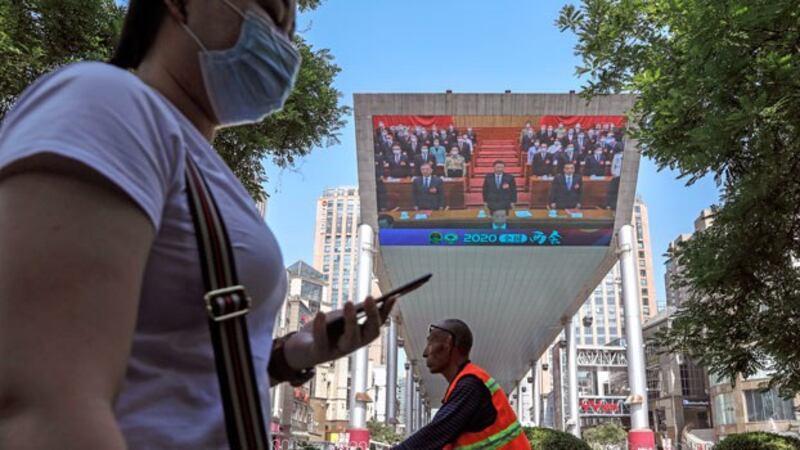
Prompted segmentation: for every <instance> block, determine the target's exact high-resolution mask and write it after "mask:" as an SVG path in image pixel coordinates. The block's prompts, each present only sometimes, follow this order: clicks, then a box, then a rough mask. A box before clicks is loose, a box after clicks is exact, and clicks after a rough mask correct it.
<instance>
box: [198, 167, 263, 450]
mask: <svg viewBox="0 0 800 450" xmlns="http://www.w3.org/2000/svg"><path fill="white" fill-rule="evenodd" d="M186 192H187V195H188V197H189V208H190V210H191V212H192V220H193V221H194V230H195V235H196V236H197V247H198V249H199V252H200V264H201V265H202V271H203V283H204V285H205V290H206V294H205V296H204V301H205V308H206V311H207V313H208V325H209V329H210V331H211V341H212V344H213V347H214V359H215V361H216V367H217V378H218V379H219V388H220V393H221V395H222V405H223V408H224V411H225V427H226V430H227V435H228V442H229V444H230V448H231V450H269V439H268V438H267V431H266V428H265V422H264V415H263V412H262V410H261V402H260V399H259V391H258V383H257V381H256V375H255V368H254V366H253V358H252V354H251V351H250V339H249V335H248V333H247V319H246V318H247V312H248V310H249V308H250V303H251V300H250V297H248V295H247V292H246V291H245V288H244V286H242V285H240V284H239V283H238V278H237V275H236V266H235V264H234V258H233V251H232V248H231V243H230V240H229V238H228V232H227V230H226V229H225V223H224V221H223V219H222V217H221V215H220V211H219V209H218V208H217V203H216V201H215V200H214V197H213V195H212V194H211V191H210V190H209V188H208V184H207V183H206V180H205V179H204V177H203V175H202V173H201V172H200V170H199V169H198V167H197V165H196V164H195V162H194V161H193V160H192V158H191V157H188V156H187V158H186ZM264 370H266V368H265V369H264Z"/></svg>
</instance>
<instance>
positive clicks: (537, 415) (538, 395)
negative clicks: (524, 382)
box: [531, 360, 542, 427]
mask: <svg viewBox="0 0 800 450" xmlns="http://www.w3.org/2000/svg"><path fill="white" fill-rule="evenodd" d="M541 370H542V363H541V362H539V360H537V361H536V364H534V365H533V371H532V374H533V383H532V386H531V389H533V425H534V426H537V427H540V426H542V419H541V417H542V416H541V414H542V389H541V381H542V380H540V379H539V372H540V371H541Z"/></svg>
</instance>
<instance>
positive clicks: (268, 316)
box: [0, 63, 286, 450]
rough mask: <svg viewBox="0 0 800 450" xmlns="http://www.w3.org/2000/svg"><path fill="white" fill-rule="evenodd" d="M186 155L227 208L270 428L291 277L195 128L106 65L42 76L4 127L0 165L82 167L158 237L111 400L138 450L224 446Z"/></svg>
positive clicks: (232, 178)
mask: <svg viewBox="0 0 800 450" xmlns="http://www.w3.org/2000/svg"><path fill="white" fill-rule="evenodd" d="M187 152H189V155H191V157H192V158H194V161H196V163H197V165H198V166H199V167H200V170H201V171H202V172H203V174H204V175H205V177H206V180H207V182H208V183H209V185H210V188H211V191H212V193H213V195H214V197H215V199H216V201H217V203H218V204H219V208H220V211H221V213H222V216H223V217H224V220H225V225H226V227H227V229H228V233H229V235H230V238H231V243H232V246H233V248H234V253H235V260H236V261H235V262H236V267H237V269H238V274H239V281H240V282H241V283H242V284H244V285H245V286H246V287H247V289H248V292H249V294H250V296H251V297H252V298H253V302H254V303H253V308H252V309H251V311H250V314H249V315H248V325H249V329H250V341H251V347H252V351H253V358H254V362H255V367H256V374H257V375H258V377H259V384H260V391H261V398H262V407H263V410H264V417H265V419H266V420H269V417H270V414H269V405H270V402H269V380H268V378H267V376H266V374H267V362H268V358H269V354H270V351H271V347H272V328H273V324H274V318H275V315H276V314H277V312H278V309H279V307H280V305H281V302H282V301H283V299H284V295H285V291H286V273H285V271H284V267H283V261H282V257H281V253H280V249H279V247H278V243H277V242H276V241H275V237H274V236H273V234H272V233H271V232H270V230H269V229H268V227H267V226H266V224H265V223H264V221H263V220H262V219H261V217H260V216H259V215H258V212H257V211H256V208H255V205H254V202H253V200H252V198H251V197H250V196H249V195H248V194H247V192H246V191H245V189H244V187H243V186H242V185H241V183H240V182H239V181H238V180H237V178H236V177H235V175H234V174H233V173H232V172H231V171H230V170H229V169H228V167H227V166H226V165H225V163H224V162H223V161H222V159H221V158H220V157H219V155H218V154H217V153H216V152H215V151H214V149H213V148H212V147H211V146H210V145H209V143H208V142H207V141H206V140H205V139H204V138H203V136H202V135H201V134H200V133H199V132H198V131H197V129H196V128H195V127H194V126H193V125H192V124H191V123H190V122H189V121H188V120H187V119H186V118H185V117H184V116H183V115H182V114H181V113H180V112H179V111H178V110H177V109H176V108H175V107H173V106H172V104H171V103H169V102H168V101H167V100H166V99H165V98H164V97H162V96H161V95H160V94H159V93H158V92H157V91H155V90H154V89H152V88H150V87H148V86H147V85H145V84H144V83H143V82H142V81H141V80H139V79H138V78H137V77H136V76H134V75H133V74H131V73H129V72H127V71H124V70H121V69H118V68H116V67H113V66H110V65H107V64H103V63H79V64H74V65H70V66H67V67H65V68H63V69H60V70H58V71H56V72H54V73H51V74H49V75H47V76H45V77H43V78H41V79H40V80H39V81H37V82H36V83H34V84H33V85H32V86H31V87H29V88H28V89H27V90H26V91H25V92H24V93H23V95H22V96H21V97H20V98H19V101H18V102H17V104H16V105H15V106H14V108H13V110H12V111H11V112H10V113H9V114H8V115H7V116H6V118H5V121H4V122H3V124H2V128H0V167H5V166H7V165H9V164H10V163H12V162H14V161H18V160H21V159H24V158H26V157H29V156H31V155H34V154H40V153H52V154H57V155H61V156H63V157H65V158H70V159H73V160H77V161H80V162H81V163H83V164H85V165H87V166H88V167H90V168H92V169H93V170H95V171H97V172H99V173H100V174H102V175H104V176H105V177H106V178H108V179H109V180H110V181H111V182H113V183H115V184H116V185H117V186H119V188H120V189H122V190H123V191H124V192H126V193H127V195H128V196H130V198H131V200H133V201H134V202H135V203H136V204H138V205H139V206H140V207H141V208H142V210H144V211H145V212H146V214H147V215H148V216H149V218H150V220H151V221H152V223H153V226H154V227H155V229H156V230H157V234H156V238H155V242H154V243H153V246H152V248H151V249H150V255H149V259H148V262H147V267H146V270H145V275H144V281H143V286H142V294H141V299H140V303H139V315H138V319H137V323H136V330H135V334H134V337H133V346H132V349H131V355H130V359H129V360H128V369H127V374H126V377H125V383H124V386H123V389H122V392H121V394H120V396H119V398H118V400H117V402H116V404H115V412H116V415H117V418H118V420H119V423H120V426H121V428H122V431H123V433H124V435H125V438H126V440H127V442H128V445H129V447H130V448H131V449H132V450H136V449H168V448H169V449H172V448H176V449H225V448H228V445H227V441H226V435H225V426H224V419H223V411H222V402H221V399H220V395H219V386H218V381H217V374H216V371H215V366H214V354H213V350H212V347H211V339H210V337H209V332H208V322H207V316H206V312H205V310H204V307H203V301H202V296H203V292H204V288H203V281H202V273H201V269H200V265H199V256H198V250H197V245H196V241H195V235H194V227H193V224H192V218H191V214H190V212H189V207H188V203H187V198H186V191H185V185H184V169H185V156H186V153H187ZM42 238H43V239H47V236H42ZM87 238H88V239H90V238H91V237H90V236H87ZM108 301H114V299H113V298H110V299H108ZM54 338H58V337H57V336H54Z"/></svg>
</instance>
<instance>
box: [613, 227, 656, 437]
mask: <svg viewBox="0 0 800 450" xmlns="http://www.w3.org/2000/svg"><path fill="white" fill-rule="evenodd" d="M618 237H619V250H618V254H619V260H620V268H621V271H622V300H623V302H624V305H625V334H626V336H625V338H626V340H627V342H628V349H627V352H628V382H629V384H630V387H631V395H630V397H629V398H628V405H629V407H630V411H631V430H630V432H629V433H628V448H629V449H630V450H639V449H654V448H655V436H654V434H653V431H652V430H651V429H650V425H649V419H648V417H647V378H646V375H645V363H644V339H643V338H642V322H641V320H642V319H641V316H640V297H639V282H638V280H639V276H638V274H637V273H636V266H635V264H634V251H635V245H634V237H633V227H632V226H631V225H623V226H622V227H621V228H620V230H619V236H618Z"/></svg>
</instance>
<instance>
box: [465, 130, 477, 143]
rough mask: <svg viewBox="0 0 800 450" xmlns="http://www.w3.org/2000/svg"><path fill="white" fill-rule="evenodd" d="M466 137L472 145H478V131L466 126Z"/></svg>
mask: <svg viewBox="0 0 800 450" xmlns="http://www.w3.org/2000/svg"><path fill="white" fill-rule="evenodd" d="M467 139H469V141H470V142H472V145H478V133H476V132H475V131H473V130H472V127H469V128H467Z"/></svg>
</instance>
